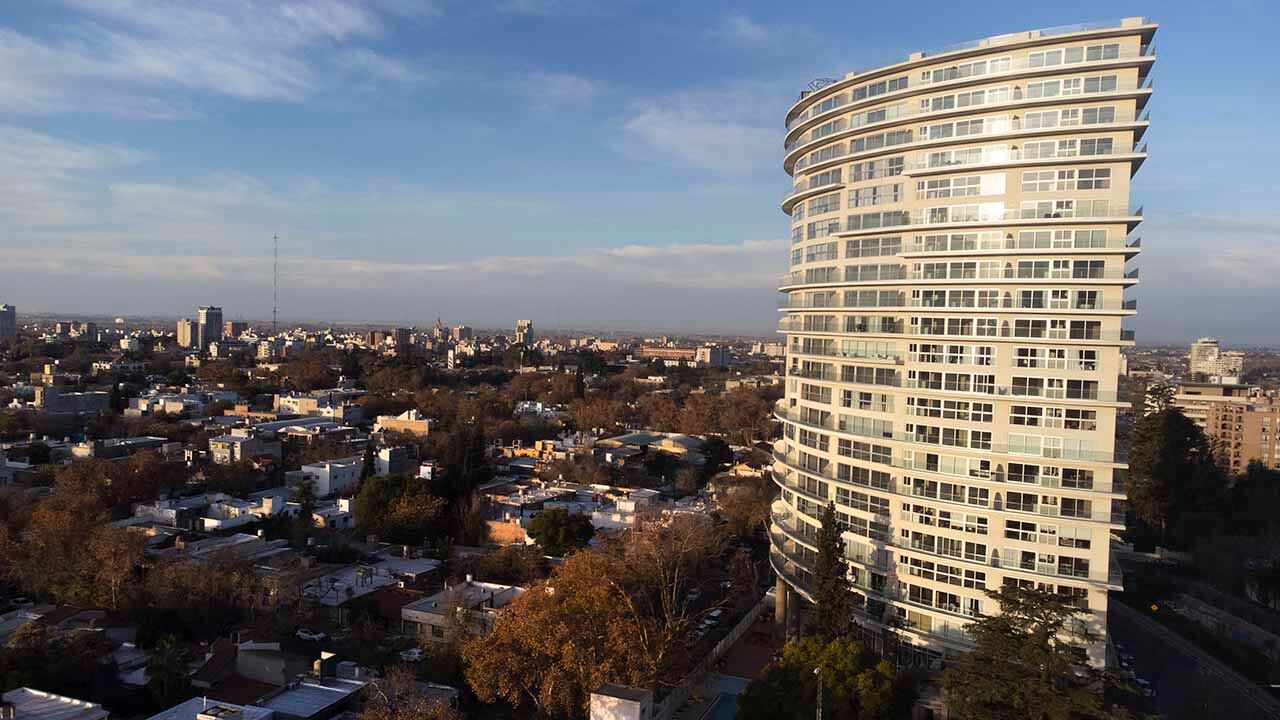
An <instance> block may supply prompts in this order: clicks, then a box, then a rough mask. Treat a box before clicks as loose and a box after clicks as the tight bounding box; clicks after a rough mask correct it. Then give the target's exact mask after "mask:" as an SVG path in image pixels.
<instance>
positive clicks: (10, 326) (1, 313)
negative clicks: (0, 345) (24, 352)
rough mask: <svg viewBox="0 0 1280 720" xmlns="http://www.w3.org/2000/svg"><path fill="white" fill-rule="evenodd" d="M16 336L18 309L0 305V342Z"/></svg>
mask: <svg viewBox="0 0 1280 720" xmlns="http://www.w3.org/2000/svg"><path fill="white" fill-rule="evenodd" d="M17 336H18V308H17V307H15V306H13V305H0V340H5V339H9V338H14V337H17Z"/></svg>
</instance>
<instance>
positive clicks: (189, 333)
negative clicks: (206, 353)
mask: <svg viewBox="0 0 1280 720" xmlns="http://www.w3.org/2000/svg"><path fill="white" fill-rule="evenodd" d="M177 333H178V347H180V348H183V349H188V350H189V349H191V348H193V347H195V346H196V340H197V338H198V336H199V334H200V326H199V325H198V324H196V321H194V320H192V319H190V318H182V319H181V320H179V321H178V330H177Z"/></svg>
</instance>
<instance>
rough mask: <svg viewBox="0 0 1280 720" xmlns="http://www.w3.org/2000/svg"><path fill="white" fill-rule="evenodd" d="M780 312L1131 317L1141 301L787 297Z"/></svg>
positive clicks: (780, 303) (780, 307)
mask: <svg viewBox="0 0 1280 720" xmlns="http://www.w3.org/2000/svg"><path fill="white" fill-rule="evenodd" d="M778 309H779V310H784V311H790V310H865V311H868V312H876V311H880V310H886V311H891V312H898V311H902V310H914V309H926V310H930V311H933V310H938V311H943V312H946V311H956V312H970V313H971V312H978V311H983V310H991V311H1002V310H1010V311H1014V310H1016V311H1018V312H1020V313H1023V312H1032V313H1081V314H1097V313H1115V314H1119V315H1130V314H1133V313H1134V312H1137V310H1138V301H1137V300H1102V301H1098V302H1091V303H1069V302H1060V301H1050V302H1044V303H1034V302H1028V301H1025V300H1021V299H1018V298H1003V299H1001V300H1000V302H997V303H988V304H985V305H983V304H978V303H977V302H976V301H975V302H973V303H970V304H967V305H936V304H932V303H931V302H929V301H925V300H916V299H908V300H904V301H903V302H902V303H901V304H899V305H858V304H853V303H846V302H843V299H842V298H835V299H826V298H824V299H821V300H815V299H813V298H802V297H790V296H788V297H784V298H782V299H780V300H779V301H778Z"/></svg>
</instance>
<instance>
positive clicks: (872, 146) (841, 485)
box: [770, 18, 1156, 665]
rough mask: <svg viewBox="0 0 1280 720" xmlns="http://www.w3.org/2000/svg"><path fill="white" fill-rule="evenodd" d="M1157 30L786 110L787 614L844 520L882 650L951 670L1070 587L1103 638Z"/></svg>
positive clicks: (778, 516)
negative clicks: (884, 644) (886, 637)
mask: <svg viewBox="0 0 1280 720" xmlns="http://www.w3.org/2000/svg"><path fill="white" fill-rule="evenodd" d="M1155 31H1156V26H1155V25H1154V24H1151V23H1149V22H1147V21H1146V20H1145V19H1142V18H1126V19H1124V20H1120V21H1116V22H1112V23H1103V24H1090V25H1078V26H1072V27H1061V28H1052V29H1046V30H1033V31H1030V32H1018V33H1010V34H1007V35H1000V36H997V37H992V38H987V39H985V40H979V41H976V42H970V43H965V44H963V45H960V46H956V47H952V48H948V49H945V50H942V51H939V52H929V53H914V54H912V55H911V56H910V57H908V58H907V59H906V60H905V61H904V62H900V63H897V64H895V65H889V66H886V67H881V68H875V69H872V70H867V71H864V72H858V73H851V74H849V75H846V76H844V77H843V78H841V79H839V80H820V81H815V82H814V83H813V84H811V85H810V89H808V90H806V91H805V92H804V93H802V94H801V97H800V99H799V100H798V101H797V102H796V103H795V105H793V106H792V107H791V109H790V110H789V111H788V112H787V115H786V129H787V133H786V140H785V142H786V154H785V159H784V161H783V166H784V168H785V170H786V171H787V172H788V173H789V174H791V175H792V176H793V177H794V179H795V185H794V188H793V189H791V190H789V191H788V192H787V194H786V196H785V197H784V199H783V201H782V210H783V212H785V213H786V214H787V215H788V216H790V218H791V227H792V236H791V237H792V243H791V257H790V260H791V271H790V272H789V273H788V274H787V275H786V276H784V277H783V279H782V284H781V288H780V290H781V291H782V292H783V293H785V295H784V297H783V305H782V319H781V322H780V331H781V332H782V333H783V334H784V335H785V336H786V341H787V383H786V397H785V399H784V400H782V401H781V402H780V403H779V404H778V406H777V409H776V415H777V418H778V419H779V420H780V421H781V422H782V425H783V428H784V435H783V438H782V439H781V440H779V441H778V442H777V444H776V445H775V446H774V460H775V463H774V472H773V476H774V479H775V481H776V482H777V483H778V484H779V485H780V486H781V488H782V495H781V498H780V499H779V501H778V502H777V503H776V504H775V506H774V512H773V518H772V523H771V528H770V534H771V537H772V544H773V549H772V553H771V559H772V562H773V565H774V568H775V569H776V570H777V572H778V575H779V582H778V590H779V603H778V612H779V616H780V619H782V620H784V621H787V620H788V619H789V618H791V617H793V616H794V612H793V609H794V606H795V601H796V594H797V593H798V594H799V595H801V596H805V597H809V598H810V599H811V598H812V595H811V588H812V581H813V577H812V574H811V571H812V568H813V563H814V560H815V558H816V550H817V545H816V543H815V539H816V536H817V530H818V526H819V516H820V515H821V512H822V508H823V507H825V506H826V505H827V504H828V503H834V504H835V507H836V510H837V515H838V518H839V522H840V523H841V524H842V525H843V527H844V529H845V533H844V539H845V551H846V557H847V559H848V562H849V572H850V578H851V579H852V581H853V584H854V586H855V592H856V594H857V601H858V604H859V606H860V607H861V611H862V612H861V613H860V619H859V624H860V626H861V627H862V628H864V629H865V631H866V636H867V638H868V639H869V640H870V641H871V642H876V638H880V637H883V635H882V632H881V631H882V630H883V629H885V628H886V627H893V628H898V629H899V630H900V632H899V634H900V636H901V637H902V638H903V639H905V640H906V641H907V643H908V644H909V645H910V646H911V648H912V650H913V652H912V657H914V658H915V659H916V660H918V661H920V662H922V663H929V664H935V665H936V664H937V663H939V662H942V661H944V660H945V659H946V658H948V657H952V656H954V655H955V654H956V653H959V652H962V651H963V650H965V649H966V648H967V647H969V646H970V645H971V640H970V638H969V636H968V635H967V633H966V631H965V626H966V625H967V624H968V623H969V622H971V621H972V620H973V619H974V618H976V617H977V616H979V615H980V614H991V613H994V612H997V611H998V608H997V607H994V606H993V603H992V601H991V600H990V599H989V598H987V597H986V596H985V595H984V590H987V589H994V588H997V587H1000V586H1001V585H1002V584H1005V583H1021V584H1026V585H1031V586H1040V587H1045V588H1050V589H1052V590H1053V591H1054V592H1056V593H1058V594H1059V595H1061V596H1062V597H1063V598H1064V599H1066V600H1067V601H1068V602H1070V603H1072V604H1074V605H1076V606H1078V607H1081V608H1085V609H1088V610H1089V611H1091V612H1090V614H1089V615H1088V616H1087V617H1088V618H1089V619H1088V621H1087V625H1088V626H1089V629H1090V630H1091V631H1092V632H1094V633H1095V634H1096V635H1097V636H1098V637H1099V638H1103V637H1104V636H1105V632H1106V623H1105V618H1106V612H1107V592H1108V590H1114V589H1118V588H1119V587H1120V585H1119V578H1118V573H1117V572H1116V570H1115V569H1114V568H1113V565H1112V562H1111V558H1110V555H1109V542H1108V541H1109V539H1110V536H1111V534H1112V532H1113V531H1118V530H1121V529H1122V528H1123V527H1124V516H1123V513H1122V512H1121V502H1122V501H1123V499H1124V487H1123V484H1122V483H1123V480H1122V476H1123V473H1124V470H1125V467H1126V466H1125V464H1124V458H1123V457H1121V456H1119V455H1118V454H1117V453H1116V449H1115V441H1114V436H1115V418H1116V412H1117V410H1118V409H1119V408H1121V407H1123V404H1122V403H1120V402H1118V401H1117V398H1116V385H1117V369H1118V365H1119V357H1120V348H1121V347H1122V346H1125V345H1129V344H1131V343H1132V342H1133V338H1132V334H1131V333H1130V332H1129V331H1126V330H1122V329H1121V323H1122V320H1123V319H1124V318H1125V317H1127V316H1131V315H1133V314H1134V312H1135V307H1136V306H1135V304H1134V302H1133V301H1132V300H1126V299H1125V298H1124V292H1125V289H1126V288H1127V287H1130V286H1132V285H1134V284H1136V283H1137V271H1136V270H1126V268H1125V264H1126V261H1127V260H1129V259H1130V258H1132V257H1133V256H1134V255H1136V254H1137V252H1138V241H1137V240H1136V239H1133V238H1131V233H1132V232H1133V230H1134V228H1135V227H1136V226H1137V225H1138V223H1139V222H1140V221H1141V220H1142V212H1141V210H1140V209H1138V208H1134V207H1133V206H1132V205H1131V203H1130V200H1129V185H1130V179H1131V178H1132V177H1133V175H1134V173H1135V172H1136V171H1137V170H1138V168H1139V167H1140V166H1141V165H1142V162H1143V160H1145V158H1146V147H1145V145H1143V144H1142V143H1141V141H1142V137H1143V134H1144V133H1145V132H1146V129H1147V116H1146V113H1145V109H1146V106H1147V102H1148V100H1149V98H1150V95H1151V83H1150V80H1149V76H1150V72H1151V68H1152V63H1153V62H1154V55H1153V53H1152V45H1151V42H1152V38H1153V36H1154V34H1155ZM1104 649H1105V644H1104V643H1103V642H1101V641H1099V642H1095V643H1093V644H1091V645H1090V647H1089V653H1090V658H1091V660H1092V661H1093V662H1096V663H1101V662H1103V658H1104Z"/></svg>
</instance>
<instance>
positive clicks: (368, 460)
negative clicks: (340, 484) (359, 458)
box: [360, 442, 377, 480]
mask: <svg viewBox="0 0 1280 720" xmlns="http://www.w3.org/2000/svg"><path fill="white" fill-rule="evenodd" d="M375 473H377V465H376V463H375V462H374V456H373V443H372V442H370V443H368V444H367V445H365V446H364V466H363V467H361V468H360V479H361V480H365V479H368V478H371V477H373V476H374V474H375Z"/></svg>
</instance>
